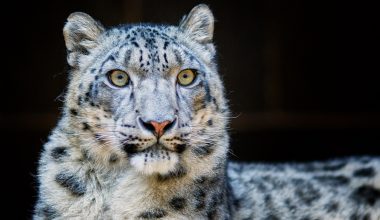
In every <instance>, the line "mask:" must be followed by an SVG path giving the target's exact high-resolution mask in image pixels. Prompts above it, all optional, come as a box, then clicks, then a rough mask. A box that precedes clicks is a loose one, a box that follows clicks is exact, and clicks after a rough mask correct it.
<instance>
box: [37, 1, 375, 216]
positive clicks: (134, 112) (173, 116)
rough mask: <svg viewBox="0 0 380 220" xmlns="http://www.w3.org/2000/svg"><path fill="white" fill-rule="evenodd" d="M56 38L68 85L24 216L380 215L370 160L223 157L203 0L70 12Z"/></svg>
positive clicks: (224, 113) (222, 116) (226, 114)
mask: <svg viewBox="0 0 380 220" xmlns="http://www.w3.org/2000/svg"><path fill="white" fill-rule="evenodd" d="M241 31H244V30H241ZM63 34H64V39H65V45H66V48H67V63H68V65H69V66H70V71H69V85H68V87H67V90H66V93H65V100H64V106H63V111H62V114H61V117H60V119H59V122H58V124H57V126H56V127H55V128H54V129H53V131H52V132H51V134H50V136H49V138H48V140H47V142H46V143H45V144H44V146H43V151H42V152H41V156H40V160H39V167H38V171H37V172H38V175H37V178H38V183H39V186H38V199H37V202H36V205H35V211H34V216H33V218H34V219H259V220H264V219H265V220H280V219H292V220H316V219H319V220H322V219H352V220H359V219H362V220H364V219H365V220H370V219H371V220H379V219H380V174H379V170H380V158H379V157H370V156H368V157H365V156H362V157H350V158H342V159H331V160H328V161H320V162H309V163H299V164H296V163H283V164H263V163H239V162H231V161H229V160H228V152H229V150H230V149H229V134H228V127H229V119H230V118H231V117H230V110H229V107H228V101H227V99H226V95H225V89H224V86H223V82H222V80H221V76H220V74H219V73H218V68H217V58H216V49H215V46H214V44H213V34H214V16H213V14H212V12H211V10H210V9H209V7H208V6H207V5H204V4H201V5H198V6H196V7H194V8H193V9H192V10H191V11H190V13H189V14H187V15H186V16H184V17H183V19H182V20H181V21H180V23H179V25H177V26H174V25H173V26H170V25H160V24H144V23H142V24H125V25H119V26H115V27H109V28H106V27H104V26H103V25H102V24H101V23H100V22H98V21H96V20H94V19H93V18H92V17H90V16H89V15H87V14H85V13H82V12H75V13H72V14H71V15H70V16H69V17H68V19H67V22H66V23H65V26H64V29H63ZM253 147H254V146H253Z"/></svg>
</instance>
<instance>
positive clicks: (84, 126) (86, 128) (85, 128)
mask: <svg viewBox="0 0 380 220" xmlns="http://www.w3.org/2000/svg"><path fill="white" fill-rule="evenodd" d="M82 125H83V130H85V131H87V130H91V127H90V125H89V124H88V123H87V122H83V123H82Z"/></svg>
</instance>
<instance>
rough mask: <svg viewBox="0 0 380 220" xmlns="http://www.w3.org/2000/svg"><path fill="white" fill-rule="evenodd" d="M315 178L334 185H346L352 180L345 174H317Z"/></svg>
mask: <svg viewBox="0 0 380 220" xmlns="http://www.w3.org/2000/svg"><path fill="white" fill-rule="evenodd" d="M314 179H315V180H317V181H318V182H320V183H323V184H328V185H332V186H341V185H346V184H348V183H349V182H350V179H348V178H347V177H345V176H328V175H326V176H315V177H314Z"/></svg>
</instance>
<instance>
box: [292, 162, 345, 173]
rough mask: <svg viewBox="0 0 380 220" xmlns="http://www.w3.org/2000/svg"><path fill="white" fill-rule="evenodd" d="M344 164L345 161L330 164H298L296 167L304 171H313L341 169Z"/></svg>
mask: <svg viewBox="0 0 380 220" xmlns="http://www.w3.org/2000/svg"><path fill="white" fill-rule="evenodd" d="M345 166H346V163H345V162H340V161H339V162H333V163H330V164H320V163H317V164H313V163H311V164H304V165H300V166H298V169H299V170H301V171H305V172H314V171H337V170H341V169H343V168H344V167H345Z"/></svg>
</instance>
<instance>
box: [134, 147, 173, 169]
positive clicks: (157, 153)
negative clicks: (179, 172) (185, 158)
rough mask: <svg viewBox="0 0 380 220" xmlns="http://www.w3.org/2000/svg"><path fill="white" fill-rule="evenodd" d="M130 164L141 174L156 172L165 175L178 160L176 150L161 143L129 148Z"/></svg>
mask: <svg viewBox="0 0 380 220" xmlns="http://www.w3.org/2000/svg"><path fill="white" fill-rule="evenodd" d="M129 151H130V152H129V153H128V151H127V153H128V158H129V160H130V164H131V165H132V166H133V167H134V168H135V169H136V170H138V171H139V172H141V173H143V174H147V175H150V174H154V173H158V174H161V175H165V174H167V173H169V172H171V171H173V170H175V169H176V167H177V164H178V162H179V157H178V154H177V152H175V151H172V150H170V149H168V148H166V147H165V146H163V145H157V144H155V145H152V146H151V147H147V148H145V149H144V150H140V151H137V150H129Z"/></svg>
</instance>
